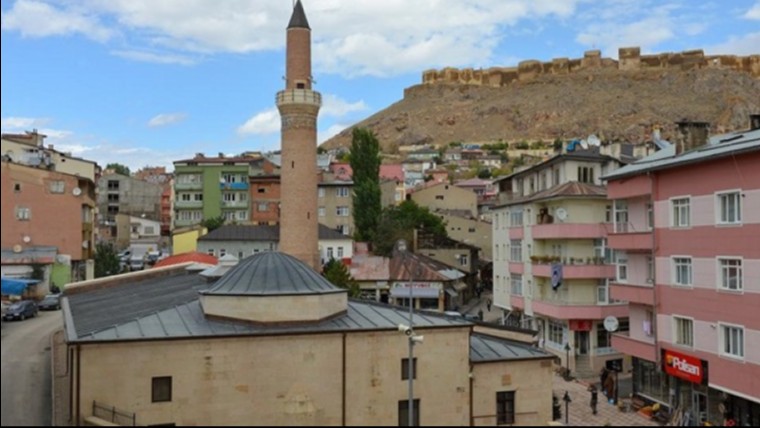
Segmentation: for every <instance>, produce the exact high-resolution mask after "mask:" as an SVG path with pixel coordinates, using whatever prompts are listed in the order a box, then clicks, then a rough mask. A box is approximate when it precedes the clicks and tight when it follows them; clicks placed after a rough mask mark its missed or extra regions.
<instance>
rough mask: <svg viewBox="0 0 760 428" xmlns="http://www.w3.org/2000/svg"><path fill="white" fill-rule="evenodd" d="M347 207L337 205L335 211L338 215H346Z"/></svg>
mask: <svg viewBox="0 0 760 428" xmlns="http://www.w3.org/2000/svg"><path fill="white" fill-rule="evenodd" d="M348 212H349V211H348V207H337V209H336V210H335V213H336V215H337V216H338V217H348Z"/></svg>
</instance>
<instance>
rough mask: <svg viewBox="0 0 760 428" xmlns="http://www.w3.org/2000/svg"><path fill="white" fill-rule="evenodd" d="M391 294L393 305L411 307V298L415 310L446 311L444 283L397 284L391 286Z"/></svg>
mask: <svg viewBox="0 0 760 428" xmlns="http://www.w3.org/2000/svg"><path fill="white" fill-rule="evenodd" d="M390 292H391V293H390V295H391V298H393V303H394V304H396V305H399V306H404V307H409V298H410V297H411V299H412V300H413V301H414V308H415V309H432V310H436V311H444V310H445V309H444V307H445V299H444V293H443V284H442V283H438V282H435V283H430V282H395V283H393V285H392V286H391V289H390Z"/></svg>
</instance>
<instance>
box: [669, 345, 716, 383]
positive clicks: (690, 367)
mask: <svg viewBox="0 0 760 428" xmlns="http://www.w3.org/2000/svg"><path fill="white" fill-rule="evenodd" d="M662 364H663V365H664V370H665V372H666V373H667V374H669V375H671V376H675V377H677V378H679V379H683V380H686V381H689V382H691V383H696V384H706V383H707V361H704V360H700V359H699V358H696V357H692V356H689V355H685V354H682V353H680V352H676V351H670V350H667V349H663V350H662Z"/></svg>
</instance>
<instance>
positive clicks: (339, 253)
mask: <svg viewBox="0 0 760 428" xmlns="http://www.w3.org/2000/svg"><path fill="white" fill-rule="evenodd" d="M335 250H336V251H337V252H338V258H339V259H342V258H343V247H337V248H336V249H335Z"/></svg>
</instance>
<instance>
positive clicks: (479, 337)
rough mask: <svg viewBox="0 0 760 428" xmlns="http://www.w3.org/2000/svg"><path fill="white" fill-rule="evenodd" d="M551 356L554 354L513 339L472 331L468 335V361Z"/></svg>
mask: <svg viewBox="0 0 760 428" xmlns="http://www.w3.org/2000/svg"><path fill="white" fill-rule="evenodd" d="M551 358H554V355H552V354H549V353H548V352H546V351H544V350H541V349H539V348H535V347H533V346H530V345H527V344H525V343H521V342H517V341H514V340H509V339H503V338H500V337H494V336H489V335H485V334H481V333H473V334H472V335H471V336H470V361H472V362H474V363H485V362H489V361H504V360H530V359H551Z"/></svg>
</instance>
